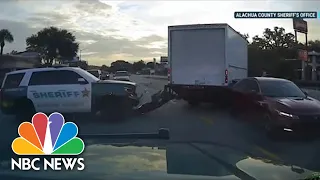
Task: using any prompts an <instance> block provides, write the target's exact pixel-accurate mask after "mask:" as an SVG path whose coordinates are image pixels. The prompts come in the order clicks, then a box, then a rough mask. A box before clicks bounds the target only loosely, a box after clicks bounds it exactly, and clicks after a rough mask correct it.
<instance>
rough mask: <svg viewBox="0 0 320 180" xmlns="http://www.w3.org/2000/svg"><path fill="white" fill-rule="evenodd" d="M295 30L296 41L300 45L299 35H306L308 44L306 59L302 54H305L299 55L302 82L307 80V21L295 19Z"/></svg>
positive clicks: (306, 50) (306, 51)
mask: <svg viewBox="0 0 320 180" xmlns="http://www.w3.org/2000/svg"><path fill="white" fill-rule="evenodd" d="M293 29H294V36H295V41H296V43H297V44H298V37H297V33H298V32H299V33H303V34H305V38H306V44H305V51H304V53H306V54H307V55H306V57H304V58H301V56H300V54H303V53H299V56H298V57H299V60H301V80H305V67H306V63H307V61H308V23H307V21H305V20H303V19H300V18H294V19H293ZM299 51H303V50H299Z"/></svg>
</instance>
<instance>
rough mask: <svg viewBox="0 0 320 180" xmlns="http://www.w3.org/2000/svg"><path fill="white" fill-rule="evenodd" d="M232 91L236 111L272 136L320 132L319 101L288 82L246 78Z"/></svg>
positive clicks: (274, 79) (266, 78) (267, 78)
mask: <svg viewBox="0 0 320 180" xmlns="http://www.w3.org/2000/svg"><path fill="white" fill-rule="evenodd" d="M232 89H233V93H234V94H233V108H232V109H233V112H235V113H237V114H238V113H240V112H241V113H242V114H244V115H246V116H245V117H246V119H249V120H252V121H254V122H257V123H259V124H262V125H263V127H264V128H265V130H266V132H267V134H268V135H271V137H277V136H278V135H281V134H282V133H284V132H289V133H298V134H301V133H302V134H306V133H317V132H320V131H319V129H320V102H319V101H318V100H316V99H314V98H311V97H309V96H308V94H307V93H306V92H303V91H302V90H301V89H300V88H299V87H298V86H297V85H295V84H294V83H293V82H291V81H289V80H286V79H279V78H270V77H254V78H246V79H243V80H240V81H239V82H238V83H236V84H235V85H234V86H233V87H232Z"/></svg>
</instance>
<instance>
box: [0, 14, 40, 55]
mask: <svg viewBox="0 0 320 180" xmlns="http://www.w3.org/2000/svg"><path fill="white" fill-rule="evenodd" d="M0 24H1V26H0V28H2V27H4V28H5V29H8V30H9V31H10V32H11V33H12V35H13V36H14V42H12V43H6V45H5V47H4V53H8V52H11V51H12V50H16V51H24V50H25V48H26V38H27V37H29V36H31V35H32V34H33V33H35V32H37V31H38V30H40V29H37V28H30V27H29V26H28V24H27V23H23V22H14V21H6V20H0Z"/></svg>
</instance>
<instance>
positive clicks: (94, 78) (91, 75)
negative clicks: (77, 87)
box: [83, 70, 100, 81]
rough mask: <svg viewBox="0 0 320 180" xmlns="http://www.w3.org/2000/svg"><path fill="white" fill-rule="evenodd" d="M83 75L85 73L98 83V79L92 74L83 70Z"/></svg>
mask: <svg viewBox="0 0 320 180" xmlns="http://www.w3.org/2000/svg"><path fill="white" fill-rule="evenodd" d="M83 73H85V74H86V75H87V76H88V77H89V78H91V79H92V80H93V81H99V80H100V79H99V78H97V77H96V76H94V75H93V74H91V73H89V72H88V71H85V70H83Z"/></svg>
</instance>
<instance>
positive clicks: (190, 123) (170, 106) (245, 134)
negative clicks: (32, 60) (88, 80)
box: [0, 75, 320, 171]
mask: <svg viewBox="0 0 320 180" xmlns="http://www.w3.org/2000/svg"><path fill="white" fill-rule="evenodd" d="M131 80H132V81H134V82H136V83H137V84H138V89H137V90H138V93H139V94H144V96H143V98H142V99H143V100H142V101H143V102H148V101H150V95H152V94H154V93H156V92H158V91H159V90H161V89H162V88H163V86H164V85H165V84H166V83H167V81H166V80H160V79H150V78H144V77H142V76H137V75H132V76H131ZM88 121H90V119H88ZM17 127H18V124H17V123H16V122H15V121H14V120H13V117H10V116H4V115H0V133H1V136H0V142H1V145H0V148H1V150H2V151H1V152H4V151H3V150H4V149H8V147H10V144H11V142H12V140H13V139H14V138H15V137H16V136H17ZM78 127H79V134H96V133H138V132H156V131H157V130H158V129H159V128H169V129H170V137H171V139H170V141H184V142H190V141H193V142H214V143H221V144H224V145H228V146H232V147H235V148H237V149H241V150H242V151H244V152H249V153H250V154H253V155H254V156H255V158H261V159H267V160H270V161H272V162H274V163H276V164H286V165H288V164H290V165H294V166H298V167H303V168H306V169H309V170H313V171H320V162H319V161H317V160H320V153H319V152H320V141H319V140H313V141H286V142H274V141H271V140H269V139H267V138H266V137H265V134H264V132H263V130H261V129H260V128H258V127H255V126H253V125H251V124H249V123H246V122H243V121H240V120H238V119H235V118H234V117H232V116H230V115H229V114H228V113H227V112H226V111H224V110H222V109H218V108H216V107H214V106H213V105H202V106H199V107H190V106H188V104H187V103H185V102H184V101H182V100H179V101H178V100H172V101H170V102H168V103H167V104H166V105H164V106H162V107H160V108H159V109H157V110H155V111H152V112H150V113H148V114H145V115H142V116H139V117H133V118H129V119H127V120H126V121H124V122H119V123H110V124H109V123H103V122H101V123H92V124H91V123H85V124H78ZM178 151H180V152H183V149H180V150H178ZM209 151H212V152H214V153H217V154H216V155H217V156H219V154H218V153H222V152H219V151H217V148H215V147H211V150H209ZM2 154H3V153H2ZM224 156H225V154H224ZM226 158H232V154H230V155H228V157H226Z"/></svg>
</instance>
